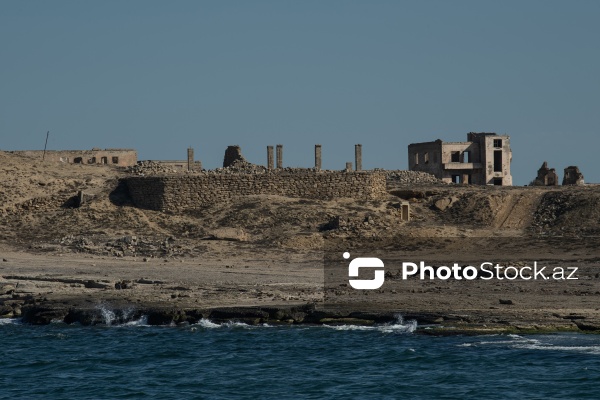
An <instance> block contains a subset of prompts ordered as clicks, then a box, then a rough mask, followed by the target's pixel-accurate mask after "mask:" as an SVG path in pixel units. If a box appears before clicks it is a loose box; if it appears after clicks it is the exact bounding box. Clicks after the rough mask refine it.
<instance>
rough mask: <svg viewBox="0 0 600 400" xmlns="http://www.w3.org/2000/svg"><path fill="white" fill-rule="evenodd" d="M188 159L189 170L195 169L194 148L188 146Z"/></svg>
mask: <svg viewBox="0 0 600 400" xmlns="http://www.w3.org/2000/svg"><path fill="white" fill-rule="evenodd" d="M187 161H188V171H191V170H193V169H194V149H192V148H191V147H188V149H187Z"/></svg>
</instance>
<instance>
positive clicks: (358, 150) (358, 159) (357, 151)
mask: <svg viewBox="0 0 600 400" xmlns="http://www.w3.org/2000/svg"><path fill="white" fill-rule="evenodd" d="M354 166H355V167H356V170H357V171H362V144H357V145H354Z"/></svg>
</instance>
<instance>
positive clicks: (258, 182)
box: [125, 171, 387, 212]
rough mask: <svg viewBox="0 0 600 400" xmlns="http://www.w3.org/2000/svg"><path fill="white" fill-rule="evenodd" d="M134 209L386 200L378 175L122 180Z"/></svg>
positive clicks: (382, 183)
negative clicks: (274, 200)
mask: <svg viewBox="0 0 600 400" xmlns="http://www.w3.org/2000/svg"><path fill="white" fill-rule="evenodd" d="M125 182H126V183H127V186H128V188H129V193H130V195H131V197H132V199H133V202H134V204H135V205H136V206H137V207H140V208H145V209H150V210H159V211H173V212H179V211H184V210H190V209H195V208H199V207H202V206H204V205H209V204H213V203H216V202H223V201H228V200H230V199H233V198H236V197H240V196H247V195H259V194H270V195H279V196H287V197H299V198H310V199H335V198H356V199H364V200H373V199H377V198H381V197H382V196H385V195H386V194H387V192H386V178H385V174H383V173H379V172H370V173H367V172H311V171H307V172H298V173H266V174H244V173H238V174H210V173H204V174H199V175H190V176H173V175H171V176H153V177H141V176H137V177H131V178H125Z"/></svg>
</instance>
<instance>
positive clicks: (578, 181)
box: [562, 165, 584, 185]
mask: <svg viewBox="0 0 600 400" xmlns="http://www.w3.org/2000/svg"><path fill="white" fill-rule="evenodd" d="M562 184H563V185H583V184H584V181H583V174H582V173H581V171H579V168H578V167H575V166H573V165H572V166H570V167H567V168H565V175H564V177H563V182H562Z"/></svg>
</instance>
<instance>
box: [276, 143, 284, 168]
mask: <svg viewBox="0 0 600 400" xmlns="http://www.w3.org/2000/svg"><path fill="white" fill-rule="evenodd" d="M277 168H283V145H282V144H278V145H277Z"/></svg>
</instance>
